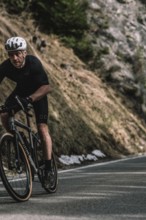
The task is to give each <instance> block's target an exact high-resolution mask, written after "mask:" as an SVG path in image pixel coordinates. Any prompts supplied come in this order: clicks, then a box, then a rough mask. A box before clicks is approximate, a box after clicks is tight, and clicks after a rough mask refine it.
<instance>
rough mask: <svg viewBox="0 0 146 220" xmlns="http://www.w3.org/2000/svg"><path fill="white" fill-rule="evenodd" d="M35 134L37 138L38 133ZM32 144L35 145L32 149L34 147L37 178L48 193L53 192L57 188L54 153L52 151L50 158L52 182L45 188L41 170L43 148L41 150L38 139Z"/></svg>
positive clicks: (42, 167)
mask: <svg viewBox="0 0 146 220" xmlns="http://www.w3.org/2000/svg"><path fill="white" fill-rule="evenodd" d="M36 135H37V137H38V138H39V135H38V134H36ZM34 146H35V148H34V149H35V159H36V164H37V166H38V167H39V172H38V178H39V180H40V182H41V184H42V187H43V188H44V189H45V190H46V192H48V193H55V192H56V191H57V188H58V171H57V164H56V159H55V154H54V152H52V160H51V167H52V172H53V175H54V184H53V186H52V187H50V188H45V187H44V186H43V170H44V167H45V164H44V159H43V150H42V146H41V143H40V141H39V143H38V142H37V143H36V142H35V143H34Z"/></svg>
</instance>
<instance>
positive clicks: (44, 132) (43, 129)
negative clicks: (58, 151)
mask: <svg viewBox="0 0 146 220" xmlns="http://www.w3.org/2000/svg"><path fill="white" fill-rule="evenodd" d="M38 133H39V135H40V138H41V142H42V147H43V152H44V159H45V160H51V155H52V140H51V137H50V134H49V131H48V125H47V124H45V123H40V124H38Z"/></svg>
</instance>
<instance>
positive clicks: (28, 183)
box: [0, 133, 32, 202]
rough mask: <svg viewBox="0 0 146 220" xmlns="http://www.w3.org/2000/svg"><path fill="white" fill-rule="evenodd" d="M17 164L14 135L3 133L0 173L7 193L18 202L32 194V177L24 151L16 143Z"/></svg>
mask: <svg viewBox="0 0 146 220" xmlns="http://www.w3.org/2000/svg"><path fill="white" fill-rule="evenodd" d="M18 148H19V153H20V159H19V166H18V163H17V158H16V146H15V143H14V137H13V135H12V134H10V133H5V134H4V135H3V136H2V137H1V140H0V175H1V179H2V181H3V185H4V186H5V188H6V190H7V192H8V193H9V195H10V196H11V197H12V198H13V199H14V200H16V201H18V202H24V201H27V200H28V199H29V198H30V196H31V194H32V177H31V168H30V165H29V161H28V158H27V156H26V153H25V151H24V149H23V147H22V146H21V144H20V143H19V144H18Z"/></svg>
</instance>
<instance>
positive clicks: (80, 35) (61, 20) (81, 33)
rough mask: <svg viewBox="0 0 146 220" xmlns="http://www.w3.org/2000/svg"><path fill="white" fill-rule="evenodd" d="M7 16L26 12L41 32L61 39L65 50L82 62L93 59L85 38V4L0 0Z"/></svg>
mask: <svg viewBox="0 0 146 220" xmlns="http://www.w3.org/2000/svg"><path fill="white" fill-rule="evenodd" d="M2 2H3V4H4V5H5V6H6V9H7V11H8V12H10V13H14V14H18V15H20V14H21V13H22V12H24V11H27V12H30V13H32V14H33V17H34V18H35V20H36V21H37V22H36V23H37V25H38V24H39V28H40V30H41V31H44V32H47V33H55V34H57V35H59V36H60V38H61V39H62V41H63V42H64V43H65V45H66V46H69V47H71V48H73V49H74V51H75V53H76V54H77V55H78V56H79V57H80V58H81V59H82V60H84V61H85V60H88V59H89V58H90V57H92V54H93V52H92V48H91V46H90V42H89V40H88V39H87V37H86V34H85V33H86V31H87V30H88V28H89V27H88V24H87V17H86V13H85V12H86V9H87V8H88V3H87V1H82V0H81V1H78V0H53V1H52V0H29V1H25V0H2Z"/></svg>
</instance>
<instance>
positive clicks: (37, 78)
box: [0, 55, 49, 97]
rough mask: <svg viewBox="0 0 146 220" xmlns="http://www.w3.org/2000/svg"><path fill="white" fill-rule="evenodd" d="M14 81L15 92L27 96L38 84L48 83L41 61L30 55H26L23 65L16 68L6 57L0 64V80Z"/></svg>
mask: <svg viewBox="0 0 146 220" xmlns="http://www.w3.org/2000/svg"><path fill="white" fill-rule="evenodd" d="M5 77H7V78H9V79H11V80H13V81H14V82H16V88H15V90H16V93H17V94H18V95H19V96H21V97H25V96H29V95H31V94H32V93H34V92H35V91H36V90H37V89H38V88H39V87H40V86H42V85H47V84H49V82H48V78H47V75H46V72H45V70H44V69H43V66H42V64H41V62H40V61H39V60H38V58H37V57H35V56H32V55H27V56H26V61H25V65H24V67H22V68H20V69H18V68H16V67H15V66H13V64H11V62H10V59H7V60H6V61H4V62H3V63H2V64H1V65H0V82H1V81H2V80H3V79H4V78H5Z"/></svg>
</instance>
